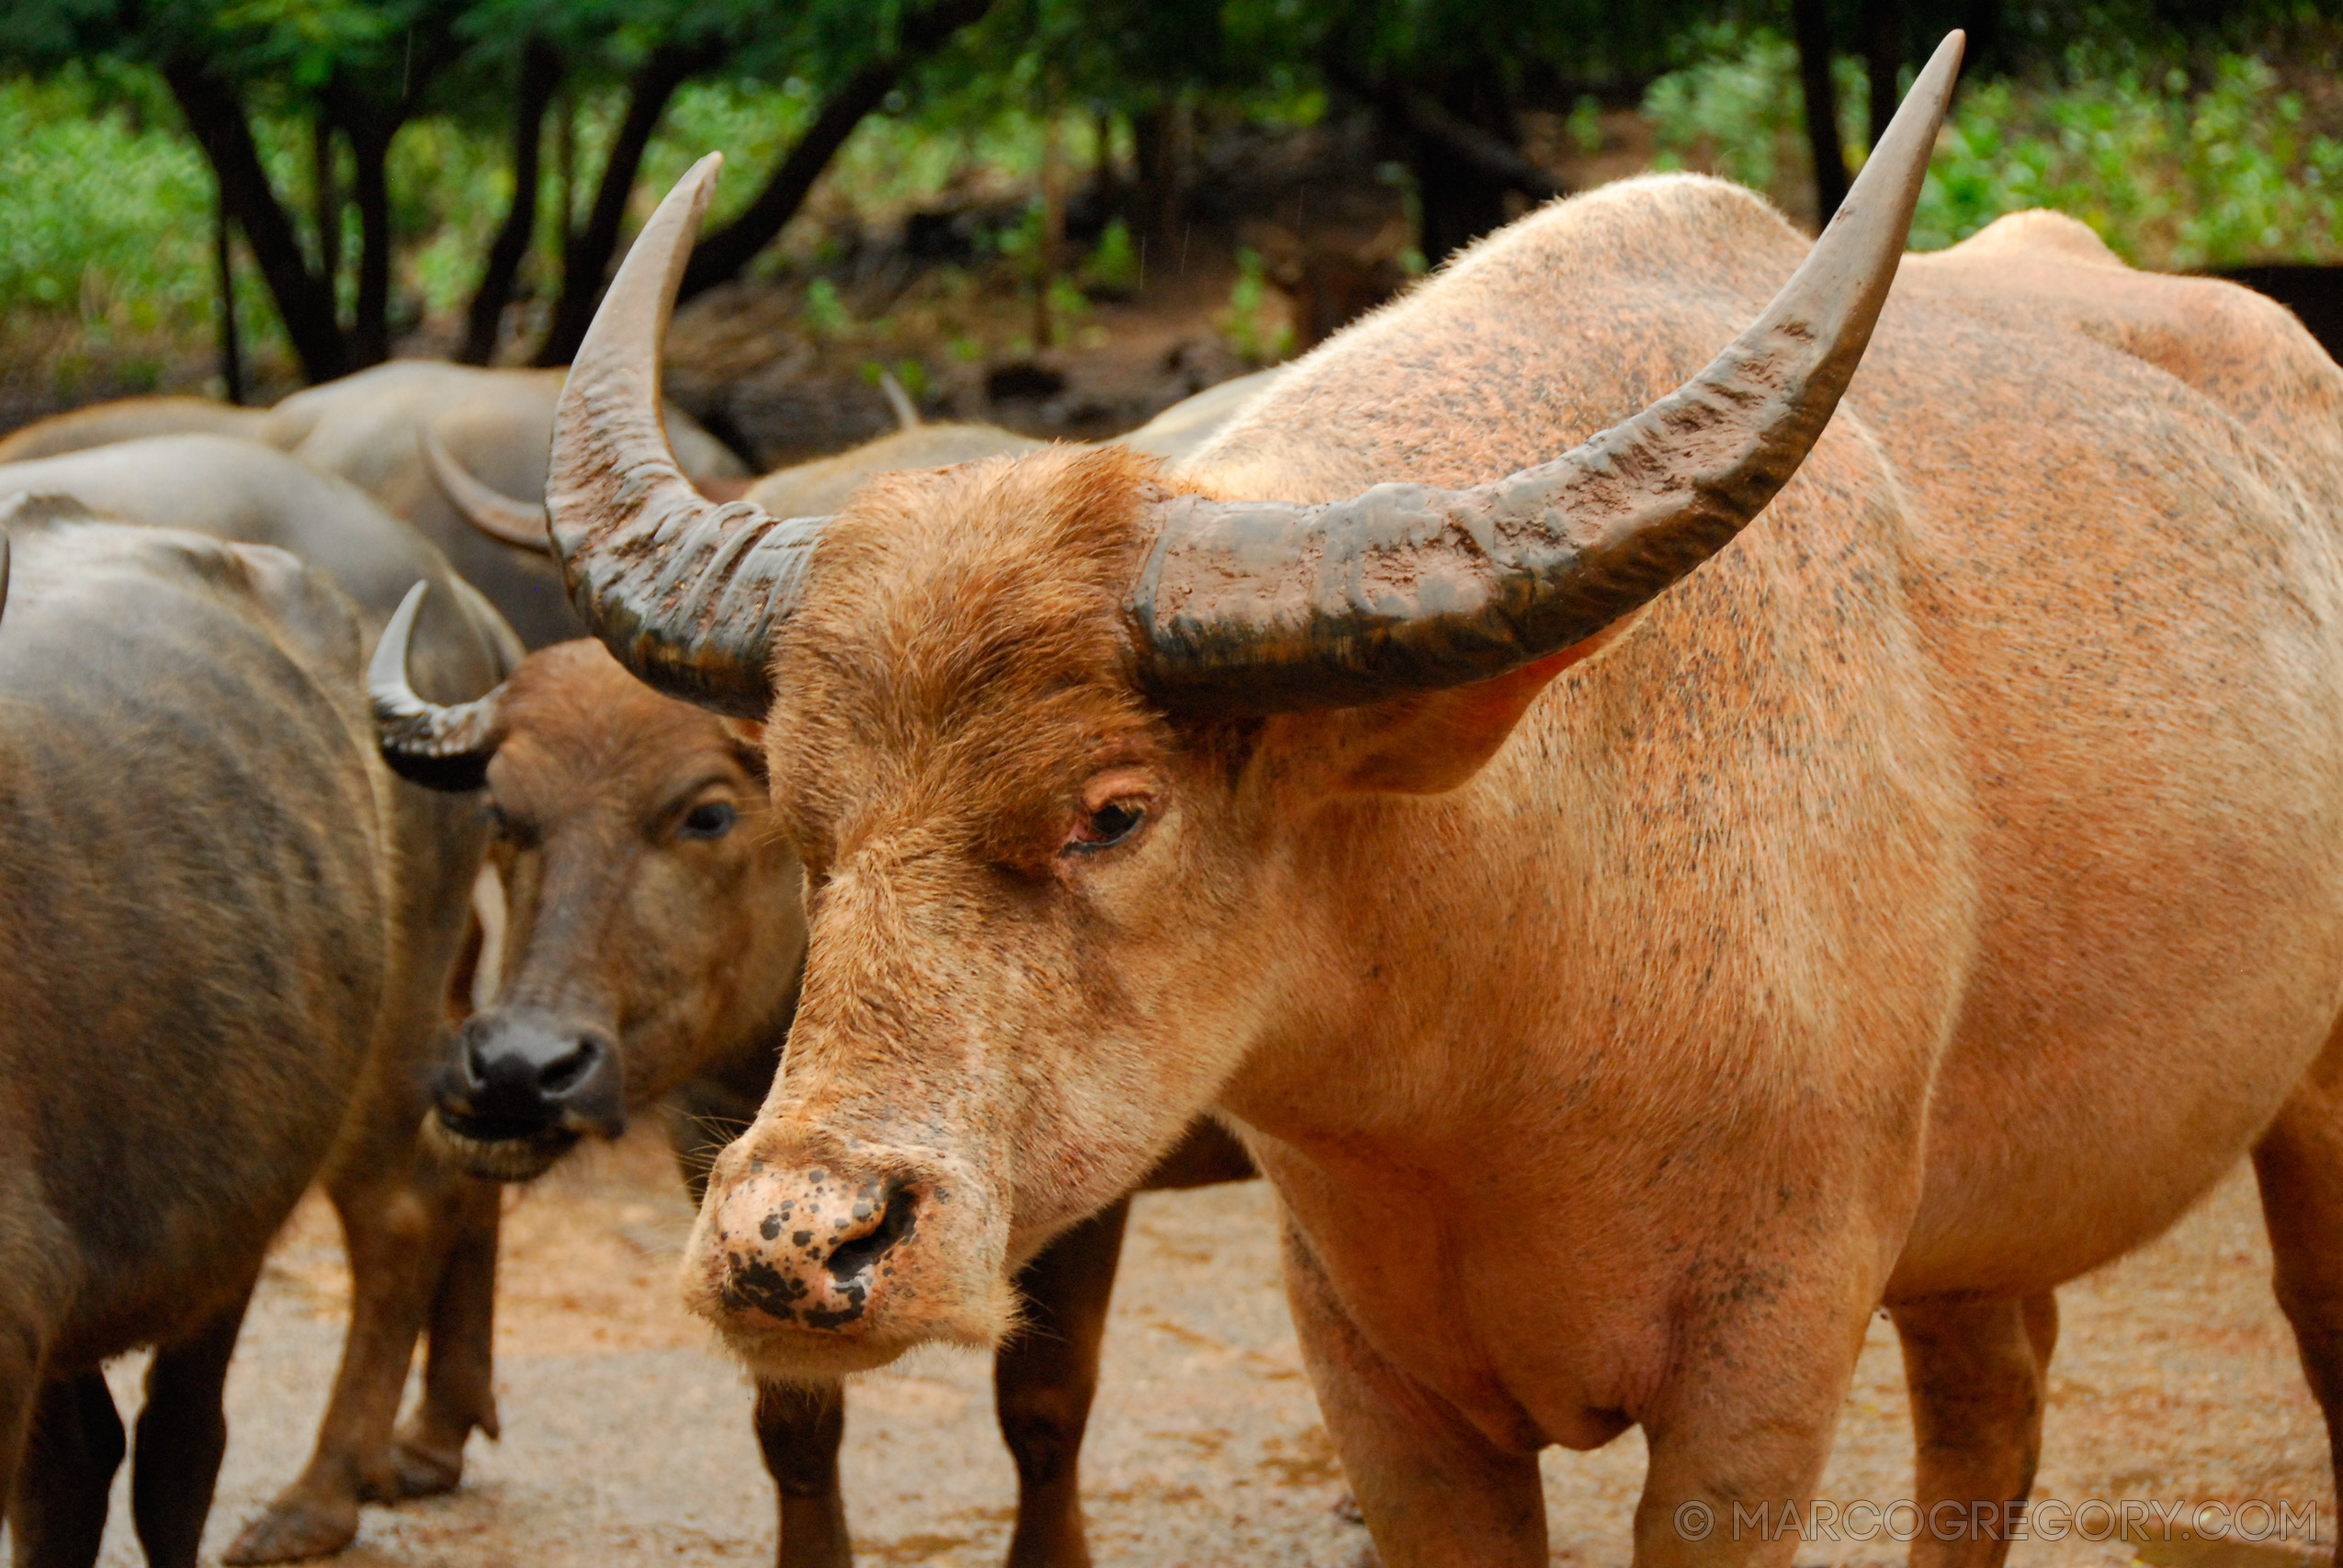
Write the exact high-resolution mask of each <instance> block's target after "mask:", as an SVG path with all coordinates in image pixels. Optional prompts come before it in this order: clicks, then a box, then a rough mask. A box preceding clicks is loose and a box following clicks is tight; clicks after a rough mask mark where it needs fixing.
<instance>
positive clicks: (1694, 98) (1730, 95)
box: [1644, 23, 1805, 193]
mask: <svg viewBox="0 0 2343 1568" xmlns="http://www.w3.org/2000/svg"><path fill="white" fill-rule="evenodd" d="M1697 51H1698V53H1699V55H1700V58H1699V59H1698V60H1697V61H1696V62H1694V63H1692V64H1691V65H1688V66H1686V67H1684V68H1683V69H1681V70H1679V71H1671V72H1670V73H1668V74H1667V75H1665V76H1662V77H1660V78H1659V79H1658V81H1656V82H1654V83H1653V84H1652V85H1651V89H1650V91H1648V92H1647V93H1646V94H1645V95H1644V113H1645V114H1646V115H1647V116H1648V117H1649V118H1650V119H1651V121H1652V127H1653V130H1654V131H1655V132H1656V133H1657V140H1658V147H1659V150H1660V158H1659V166H1660V167H1661V168H1681V167H1682V166H1683V164H1684V162H1685V160H1686V158H1687V157H1688V156H1693V155H1697V154H1699V153H1703V152H1705V153H1706V154H1707V159H1708V164H1709V167H1710V168H1711V170H1712V171H1713V172H1714V173H1715V174H1717V175H1720V176H1722V177H1723V178H1726V179H1728V180H1737V181H1738V182H1739V183H1741V184H1742V185H1745V186H1749V187H1751V188H1752V189H1755V190H1761V191H1766V192H1769V193H1772V192H1774V191H1775V189H1776V187H1777V186H1778V184H1779V183H1780V181H1781V179H1782V174H1783V170H1782V164H1783V150H1784V146H1785V144H1787V143H1790V142H1792V141H1794V139H1795V138H1797V137H1799V136H1800V135H1802V134H1803V129H1802V128H1803V127H1804V126H1805V93H1804V92H1803V91H1802V90H1801V89H1800V87H1799V84H1798V51H1797V46H1796V45H1794V44H1793V43H1791V42H1790V41H1789V40H1788V39H1785V38H1783V37H1782V36H1781V35H1780V34H1778V33H1775V32H1773V31H1771V29H1769V28H1758V29H1756V30H1755V31H1753V32H1749V33H1747V34H1744V33H1742V32H1741V31H1740V30H1739V29H1738V28H1735V27H1734V26H1733V25H1732V24H1730V23H1720V24H1718V25H1717V26H1715V27H1713V28H1703V29H1701V31H1700V34H1699V42H1698V46H1697Z"/></svg>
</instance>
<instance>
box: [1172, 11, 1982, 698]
mask: <svg viewBox="0 0 2343 1568" xmlns="http://www.w3.org/2000/svg"><path fill="white" fill-rule="evenodd" d="M1961 43H1962V37H1961V34H1959V33H1957V32H1955V33H1952V34H1951V35H1949V36H1948V37H1947V38H1946V39H1945V40H1944V42H1943V43H1942V44H1941V45H1940V46H1939V47H1938V49H1937V51H1936V54H1935V56H1934V58H1933V59H1931V60H1930V62H1929V63H1928V66H1927V68H1926V69H1925V70H1923V71H1922V72H1921V73H1920V74H1919V79H1918V80H1917V81H1915V82H1914V83H1913V84H1912V90H1911V92H1910V94H1909V95H1907V96H1906V98H1905V100H1904V103H1903V106H1902V107H1900V108H1898V109H1897V110H1896V118H1895V119H1894V120H1893V121H1892V122H1891V123H1890V125H1889V126H1888V129H1887V132H1886V134H1885V135H1884V136H1882V137H1881V138H1880V141H1879V145H1878V146H1877V147H1876V148H1875V149H1874V150H1873V152H1872V155H1871V158H1870V160H1869V161H1868V162H1866V163H1865V164H1864V165H1863V169H1862V174H1861V175H1859V176H1857V178H1856V180H1855V184H1854V188H1853V189H1851V190H1850V191H1849V192H1848V193H1847V199H1846V201H1845V203H1844V204H1843V205H1841V206H1840V208H1839V211H1838V212H1837V214H1836V215H1834V216H1833V217H1832V219H1831V220H1830V222H1829V224H1828V227H1826V228H1825V229H1824V231H1823V233H1822V237H1821V238H1820V239H1819V240H1818V241H1817V243H1816V244H1815V247H1814V249H1813V251H1812V252H1811V253H1809V254H1808V255H1807V256H1806V259H1805V262H1804V263H1803V264H1802V265H1800V266H1799V267H1798V270H1797V271H1796V272H1795V273H1794V275H1792V276H1791V278H1790V281H1789V282H1788V283H1787V284H1785V285H1784V286H1783V288H1782V291H1781V292H1780V293H1779V294H1777V295H1775V296H1774V298H1773V301H1772V303H1771V304H1769V305H1768V306H1767V307H1766V308H1765V310H1764V312H1763V313H1762V314H1761V315H1760V316H1759V317H1758V319H1757V320H1756V321H1754V322H1752V323H1751V324H1750V325H1749V328H1748V329H1747V330H1746V331H1744V332H1743V333H1741V334H1740V336H1738V337H1737V338H1736V339H1734V340H1733V342H1732V344H1729V345H1728V346H1727V347H1726V349H1725V351H1724V352H1723V353H1722V354H1720V355H1717V356H1716V358H1715V360H1713V361H1712V362H1711V363H1710V364H1709V366H1708V367H1707V368H1706V369H1704V370H1703V371H1702V372H1701V373H1700V374H1699V375H1698V376H1696V377H1694V378H1692V380H1691V381H1688V382H1686V383H1685V384H1684V385H1683V386H1682V387H1681V388H1679V389H1677V390H1675V391H1674V392H1671V393H1670V394H1669V395H1668V396H1667V397H1665V398H1662V399H1661V400H1659V401H1658V402H1656V403H1654V404H1652V405H1651V406H1650V407H1649V408H1647V409H1646V410H1644V411H1643V412H1641V413H1638V414H1636V416H1635V417H1634V418H1632V419H1629V420H1627V421H1625V422H1624V423H1620V424H1616V425H1613V426H1612V427H1611V428H1610V429H1608V430H1606V431H1604V432H1602V434H1599V435H1597V436H1595V437H1594V438H1593V439H1592V440H1590V441H1588V442H1587V443H1585V444H1584V445H1583V446H1579V447H1577V448H1575V449H1574V450H1572V451H1570V452H1568V453H1566V454H1565V455H1563V456H1562V457H1560V458H1558V459H1557V460H1556V461H1554V462H1551V463H1546V464H1544V465H1541V466H1540V467H1537V468H1527V469H1524V470H1522V472H1520V473H1517V474H1514V475H1512V476H1511V477H1510V478H1507V479H1500V480H1498V481H1497V482H1496V483H1494V484H1485V485H1477V486H1475V487H1473V488H1471V489H1469V490H1442V489H1438V488H1435V487H1432V486H1428V485H1414V484H1382V485H1376V486H1375V488H1374V489H1372V490H1369V491H1365V492H1364V494H1361V495H1358V496H1355V497H1353V498H1352V499H1350V500H1347V501H1341V502H1332V503H1330V504H1327V505H1322V506H1307V507H1306V506H1290V505H1280V504H1273V503H1259V504H1255V503H1248V502H1217V501H1209V500H1205V499H1204V498H1202V497H1197V496H1178V497H1170V498H1166V499H1164V500H1162V501H1160V502H1156V503H1155V504H1156V510H1157V513H1158V517H1159V519H1160V533H1159V535H1158V536H1157V540H1156V544H1155V547H1154V549H1153V551H1152V552H1151V553H1150V555H1149V559H1148V562H1147V564H1146V566H1145V567H1144V568H1143V569H1142V570H1141V572H1140V575H1139V579H1138V582H1137V583H1136V584H1135V585H1134V586H1133V589H1132V592H1131V596H1130V603H1129V606H1128V608H1129V612H1130V616H1131V620H1132V623H1133V626H1134V629H1135V632H1136V640H1137V644H1138V665H1139V675H1140V678H1141V680H1142V681H1143V682H1144V683H1145V684H1146V685H1147V686H1148V688H1149V690H1150V692H1151V693H1152V694H1154V695H1155V697H1156V698H1157V699H1158V700H1159V701H1160V702H1162V703H1164V704H1165V705H1168V706H1172V707H1183V708H1192V709H1197V710H1203V711H1209V712H1213V713H1220V714H1244V713H1273V712H1280V711H1293V710H1298V709H1304V708H1315V707H1335V706H1343V705H1352V704H1358V703H1366V702H1373V701H1376V700H1378V699H1380V698H1384V697H1388V696H1393V695H1396V694H1400V693H1404V692H1411V691H1415V692H1421V691H1437V690H1440V689H1442V688H1444V687H1449V686H1457V685H1464V684H1466V683H1468V682H1475V681H1481V680H1487V679H1488V678H1489V677H1491V676H1495V675H1501V674H1503V673H1505V672H1506V671H1511V670H1515V669H1519V668H1520V667H1521V666H1522V665H1525V664H1529V663H1532V662H1534V661H1535V660H1539V659H1542V658H1545V656H1547V655H1549V654H1553V653H1556V652H1559V651H1560V650H1562V649H1567V648H1569V647H1571V646H1573V645H1574V644H1577V643H1579V642H1582V641H1584V640H1585V639H1586V638H1588V637H1591V636H1593V635H1594V634H1595V633H1597V632H1599V631H1601V630H1602V629H1603V627H1605V626H1610V625H1612V624H1613V623H1614V622H1616V621H1617V620H1619V619H1620V618H1621V617H1622V616H1624V615H1629V614H1632V613H1633V612H1634V611H1635V610H1636V609H1637V608H1639V607H1641V606H1642V605H1644V604H1647V603H1649V602H1650V601H1651V600H1652V599H1653V598H1654V597H1656V596H1657V595H1658V593H1659V592H1661V591H1662V590H1664V589H1666V588H1667V587H1669V586H1670V584H1672V583H1674V582H1676V581H1679V580H1680V579H1681V578H1682V577H1684V576H1685V575H1686V574H1687V573H1689V572H1690V571H1692V569H1693V568H1695V567H1697V566H1699V565H1700V564H1701V562H1703V561H1704V560H1706V559H1707V558H1709V557H1711V556H1713V555H1715V553H1716V552H1717V551H1718V550H1720V549H1722V548H1724V547H1725V546H1726V544H1728V543H1730V542H1731V540H1732V539H1733V537H1734V536H1735V535H1737V534H1738V533H1739V532H1740V530H1741V529H1742V528H1743V527H1744V526H1745V525H1747V524H1748V523H1749V520H1750V519H1751V518H1753V517H1755V516H1756V515H1757V514H1758V513H1759V512H1760V511H1761V510H1762V509H1763V508H1764V507H1765V505H1766V503H1767V502H1771V500H1772V499H1773V497H1774V496H1775V494H1776V493H1778V492H1779V491H1781V489H1782V487H1783V485H1784V484H1786V483H1788V482H1789V479H1790V476H1791V475H1792V474H1794V473H1795V472H1796V471H1797V468H1798V465H1799V464H1800V463H1801V462H1802V461H1804V460H1805V456H1806V454H1807V453H1808V452H1809V451H1811V450H1812V449H1813V446H1814V444H1815V442H1816V441H1817V439H1818V438H1819V437H1820V436H1821V434H1822V430H1823V427H1824V426H1825V425H1826V424H1828V423H1829V420H1830V416H1831V413H1832V412H1833V411H1834V410H1835V409H1836V408H1837V407H1838V405H1839V395H1840V394H1841V393H1843V392H1844V391H1845V390H1846V389H1847V384H1848V382H1849V381H1850V380H1851V378H1853V376H1854V373H1855V367H1856V365H1857V364H1858V363H1859V362H1860V361H1861V360H1862V354H1863V349H1864V347H1865V346H1866V345H1867V344H1869V343H1870V341H1871V334H1872V328H1873V324H1874V323H1875V322H1876V321H1878V319H1879V311H1880V309H1881V307H1882V306H1883V305H1884V304H1885V302H1886V299H1887V291H1888V288H1889V287H1890V286H1891V285H1892V284H1893V283H1894V282H1895V279H1896V265H1897V263H1898V261H1899V260H1900V259H1901V256H1902V252H1903V247H1904V239H1905V235H1906V232H1907V230H1908V229H1909V227H1910V225H1911V219H1912V209H1913V206H1914V204H1915V203H1916V202H1917V201H1918V199H1919V191H1920V185H1921V182H1922V180H1923V179H1924V178H1925V177H1926V175H1927V173H1928V161H1929V153H1930V150H1931V149H1932V148H1933V147H1934V145H1935V141H1936V132H1937V128H1938V127H1939V126H1940V125H1941V123H1942V122H1943V118H1944V111H1945V107H1946V106H1947V105H1948V104H1949V103H1950V101H1951V98H1952V85H1953V80H1954V77H1955V75H1956V74H1957V73H1958V72H1959V69H1960V62H1961Z"/></svg>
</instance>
